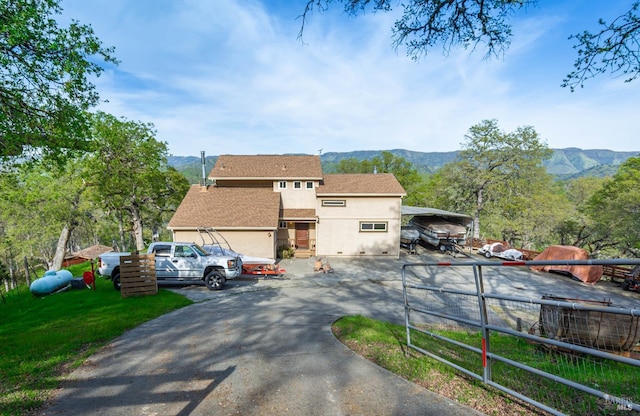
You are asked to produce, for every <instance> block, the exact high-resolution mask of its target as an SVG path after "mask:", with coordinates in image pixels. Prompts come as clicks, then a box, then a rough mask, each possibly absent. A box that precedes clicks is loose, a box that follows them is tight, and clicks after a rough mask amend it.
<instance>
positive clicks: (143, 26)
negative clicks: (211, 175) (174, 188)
mask: <svg viewBox="0 0 640 416" xmlns="http://www.w3.org/2000/svg"><path fill="white" fill-rule="evenodd" d="M305 4H306V0H272V1H266V0H265V1H260V0H214V1H208V0H90V1H87V0H61V3H60V5H61V6H62V8H63V14H62V15H61V16H60V21H61V22H62V23H63V24H64V22H67V21H68V19H76V20H78V21H80V23H83V24H89V25H91V26H92V27H93V29H94V31H95V34H96V35H97V37H98V38H99V39H100V40H101V41H102V42H103V45H104V46H113V47H115V55H116V57H117V59H118V60H119V61H120V63H119V64H118V65H117V66H114V65H105V71H104V72H103V73H102V75H101V76H100V77H99V78H96V79H94V84H95V85H96V88H97V91H98V93H99V94H100V97H101V99H102V100H103V101H102V103H101V104H100V105H99V107H98V108H97V109H99V110H101V111H105V112H107V113H110V114H112V115H114V116H117V117H123V118H125V119H127V120H132V121H141V122H144V123H152V124H153V125H154V126H155V129H156V131H157V135H156V138H157V139H158V140H161V141H164V142H166V143H167V144H168V148H169V153H170V154H171V155H174V156H200V152H201V151H205V153H206V154H207V155H210V156H212V155H220V154H240V155H242V154H284V153H304V154H318V153H319V152H321V153H327V152H349V151H356V150H391V149H406V150H413V151H420V152H448V151H455V150H459V149H461V145H462V143H463V142H464V141H465V135H466V134H467V133H468V131H469V128H470V127H472V126H473V125H476V124H479V123H480V122H481V121H482V120H488V119H495V120H497V122H498V125H499V126H500V128H501V129H502V130H503V131H505V132H512V131H514V130H516V129H517V128H518V127H521V126H533V127H534V129H535V130H536V131H537V132H538V134H539V136H540V139H541V140H542V141H543V142H545V143H546V144H547V145H548V146H549V147H550V148H553V149H562V148H568V147H578V148H582V149H611V150H616V151H638V150H640V140H638V136H639V135H638V116H637V115H638V104H639V103H640V80H637V81H634V82H631V83H625V82H624V77H620V76H615V77H614V76H610V75H603V76H600V77H599V78H596V79H594V80H589V81H587V82H586V83H585V87H584V88H582V89H577V90H576V91H575V92H571V91H570V90H569V89H568V88H562V87H561V86H560V85H561V83H562V80H563V79H564V77H565V76H566V75H567V74H568V73H569V72H570V71H571V69H572V68H573V62H574V60H575V58H576V54H575V51H574V49H573V48H572V46H573V44H572V41H570V40H569V39H568V37H569V36H570V35H571V34H575V33H579V32H581V31H583V30H585V29H589V30H592V31H595V30H596V29H597V27H598V26H597V22H598V19H599V18H603V19H605V20H606V21H611V20H613V19H614V18H616V17H617V16H619V15H621V14H623V13H624V12H626V11H627V10H628V8H629V6H630V4H631V1H630V0H625V1H622V0H610V1H606V2H603V1H599V0H586V1H585V0H582V1H580V0H555V1H554V0H540V1H539V2H538V4H537V5H536V6H535V7H528V8H527V9H526V10H525V11H523V12H520V13H518V14H517V15H516V16H514V18H513V19H512V20H511V23H512V24H513V38H512V40H511V45H510V47H509V49H508V50H507V51H506V52H505V54H504V55H503V56H501V57H499V58H488V59H486V58H485V51H484V50H482V49H480V50H476V51H475V52H472V51H470V50H465V49H456V50H452V51H450V53H448V54H443V52H442V48H440V47H436V48H434V49H432V50H430V51H429V53H428V54H427V55H426V56H424V57H422V58H420V59H419V60H417V61H415V60H412V59H411V58H410V57H408V56H407V54H406V49H405V48H403V47H399V48H397V49H396V48H394V46H393V41H392V33H391V29H392V27H393V22H394V20H395V18H397V17H398V16H399V12H400V11H401V10H400V9H395V10H394V11H392V12H390V13H371V12H366V13H365V14H361V15H359V16H357V17H351V16H348V15H345V14H344V13H343V11H342V7H341V5H340V4H334V5H332V6H331V7H330V9H329V10H328V11H327V12H324V13H319V12H318V11H315V12H314V13H313V14H312V15H311V16H310V18H309V20H308V21H307V22H306V25H305V28H304V33H303V38H302V40H300V39H299V38H298V33H299V31H300V28H301V23H302V22H301V20H300V19H299V18H298V17H299V16H300V15H301V13H302V12H303V11H304V6H305Z"/></svg>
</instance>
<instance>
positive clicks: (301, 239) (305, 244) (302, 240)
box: [296, 222, 309, 250]
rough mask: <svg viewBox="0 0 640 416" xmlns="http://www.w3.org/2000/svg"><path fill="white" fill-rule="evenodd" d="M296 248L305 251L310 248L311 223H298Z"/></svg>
mask: <svg viewBox="0 0 640 416" xmlns="http://www.w3.org/2000/svg"><path fill="white" fill-rule="evenodd" d="M296 247H297V248H301V249H305V250H306V249H308V248H309V223H305V222H300V223H296Z"/></svg>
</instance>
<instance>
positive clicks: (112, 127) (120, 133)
mask: <svg viewBox="0 0 640 416" xmlns="http://www.w3.org/2000/svg"><path fill="white" fill-rule="evenodd" d="M93 136H94V137H95V138H96V139H97V141H96V145H97V148H96V150H95V154H94V156H93V158H92V159H91V161H90V169H91V182H92V185H94V198H95V201H96V203H99V204H101V205H102V206H104V207H105V209H106V210H107V211H108V213H109V214H110V215H111V216H113V218H115V219H116V221H117V222H118V223H119V224H120V230H121V244H122V245H124V235H125V233H126V232H128V231H132V232H133V235H134V239H135V248H136V249H137V250H143V249H144V248H145V241H144V235H143V229H144V226H145V224H146V225H147V226H150V227H155V226H158V224H159V223H161V221H162V219H163V216H164V215H165V214H166V213H167V212H172V211H174V210H175V209H176V208H177V206H178V204H179V203H180V201H181V200H182V198H183V197H184V195H185V194H186V193H187V190H188V188H189V183H188V182H187V180H186V179H185V177H184V176H183V175H181V174H179V173H177V172H176V171H175V170H174V169H172V168H169V167H168V166H167V146H166V144H165V143H163V142H159V141H157V140H156V139H155V130H154V129H153V126H152V125H151V124H145V123H141V122H134V121H127V120H124V119H118V118H116V117H114V116H112V115H109V114H105V113H98V114H96V116H95V118H94V124H93Z"/></svg>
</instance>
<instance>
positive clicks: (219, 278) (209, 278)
mask: <svg viewBox="0 0 640 416" xmlns="http://www.w3.org/2000/svg"><path fill="white" fill-rule="evenodd" d="M226 281H227V279H225V278H224V276H223V275H222V274H221V273H220V272H217V271H215V270H214V271H212V272H209V274H207V275H206V276H205V277H204V284H205V285H207V288H209V290H220V289H222V286H224V284H225V282H226Z"/></svg>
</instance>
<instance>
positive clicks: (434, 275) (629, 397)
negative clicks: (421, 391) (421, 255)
mask: <svg viewBox="0 0 640 416" xmlns="http://www.w3.org/2000/svg"><path fill="white" fill-rule="evenodd" d="M549 264H563V265H582V266H585V265H599V266H602V265H604V264H607V265H612V264H616V261H611V260H601V261H598V260H587V261H562V262H556V261H545V262H542V261H529V262H517V263H516V262H502V263H496V262H460V263H420V264H406V265H405V266H404V267H403V270H402V282H403V291H404V302H405V323H406V333H407V343H408V345H409V347H411V348H413V349H414V350H417V351H420V352H421V353H423V354H425V355H427V356H429V357H431V358H434V359H436V360H438V361H441V362H444V363H446V364H448V365H451V366H453V367H454V368H456V369H457V370H459V371H461V372H463V373H465V374H467V375H468V376H470V377H473V378H475V379H478V380H481V381H482V382H484V383H486V384H488V385H489V386H492V387H495V388H497V389H499V390H502V391H503V392H506V393H508V394H510V395H512V396H514V397H516V398H517V399H519V400H522V401H524V402H526V403H529V404H530V405H533V406H535V407H537V408H539V409H540V410H541V412H542V413H544V412H547V413H550V414H558V415H561V414H576V415H578V414H579V415H590V414H593V415H596V414H606V415H610V414H629V412H632V413H635V412H640V347H639V344H638V342H639V341H640V309H638V308H637V305H638V304H639V300H640V295H638V294H637V293H629V292H626V293H625V294H623V293H622V290H621V289H620V290H619V296H618V293H617V292H615V291H611V290H609V291H603V290H599V289H597V286H592V285H585V284H582V283H579V282H576V281H574V280H573V279H571V278H570V277H567V276H558V275H550V274H539V273H534V272H531V271H530V270H529V267H530V266H539V265H549ZM621 264H640V260H625V261H624V263H621ZM550 289H551V290H550ZM552 291H553V292H554V293H549V292H552ZM612 299H613V300H612ZM621 305H622V306H621ZM634 305H635V306H634Z"/></svg>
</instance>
